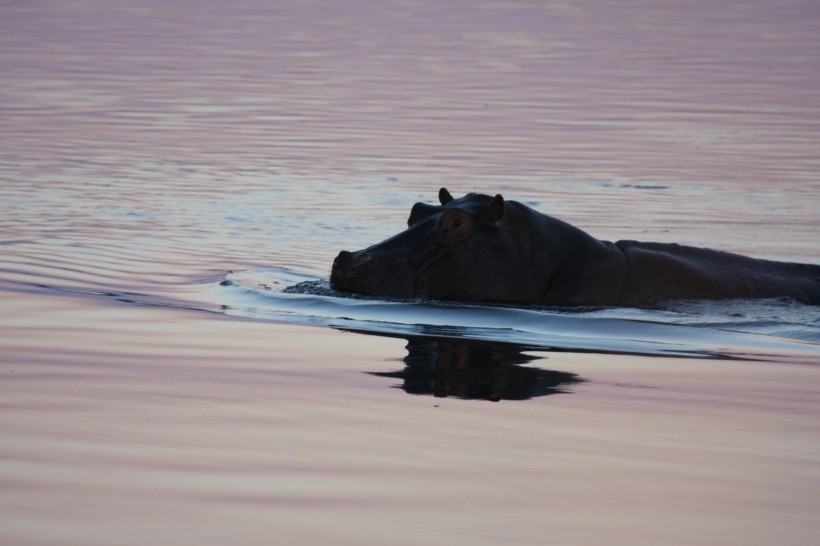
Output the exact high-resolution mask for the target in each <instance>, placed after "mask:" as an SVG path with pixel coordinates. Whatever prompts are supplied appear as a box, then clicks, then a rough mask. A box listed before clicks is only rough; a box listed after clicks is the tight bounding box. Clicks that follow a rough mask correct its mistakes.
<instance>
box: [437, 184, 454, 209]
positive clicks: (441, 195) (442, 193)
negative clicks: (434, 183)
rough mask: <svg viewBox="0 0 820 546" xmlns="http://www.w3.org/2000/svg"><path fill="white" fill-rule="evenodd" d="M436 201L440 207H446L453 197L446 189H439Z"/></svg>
mask: <svg viewBox="0 0 820 546" xmlns="http://www.w3.org/2000/svg"><path fill="white" fill-rule="evenodd" d="M438 200H439V202H440V203H441V204H442V205H446V204H447V203H449V202H450V201H452V200H453V196H452V195H450V192H448V191H447V188H441V189H440V190H438Z"/></svg>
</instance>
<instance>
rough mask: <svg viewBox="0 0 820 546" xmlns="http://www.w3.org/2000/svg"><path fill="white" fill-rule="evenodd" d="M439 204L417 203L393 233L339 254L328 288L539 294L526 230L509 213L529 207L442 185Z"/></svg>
mask: <svg viewBox="0 0 820 546" xmlns="http://www.w3.org/2000/svg"><path fill="white" fill-rule="evenodd" d="M439 201H440V202H441V206H433V205H427V204H424V203H416V205H415V206H413V209H412V210H411V212H410V217H409V219H408V220H407V225H408V227H407V229H406V230H405V231H403V232H401V233H399V234H398V235H395V236H394V237H391V238H389V239H387V240H385V241H383V242H381V243H379V244H376V245H373V246H371V247H369V248H366V249H364V250H360V251H358V252H347V251H342V252H340V253H339V255H338V257H337V258H336V260H335V261H334V263H333V270H332V273H331V276H330V283H331V285H332V286H333V287H334V288H336V289H339V290H345V291H349V292H355V293H359V294H365V295H371V296H378V297H393V298H432V299H440V300H457V301H521V302H525V301H537V300H538V299H540V296H541V293H540V292H542V291H543V286H541V287H538V288H536V284H535V283H533V282H530V281H531V279H529V278H528V274H527V270H528V267H527V266H528V265H529V262H530V259H531V250H530V242H529V240H528V235H527V233H528V230H526V229H522V228H521V226H520V224H521V222H520V221H518V220H516V219H515V218H513V216H512V215H510V214H509V212H510V206H513V207H516V209H517V208H518V207H521V208H522V209H526V210H529V209H527V208H526V207H523V206H521V205H519V204H518V203H515V202H505V201H504V198H503V197H501V196H500V195H496V196H495V197H490V196H488V195H479V194H468V195H466V196H465V197H462V198H460V199H454V198H453V197H452V196H451V195H450V193H449V192H448V191H447V190H446V189H444V188H442V189H441V191H440V192H439ZM517 212H518V211H517ZM534 289H537V290H538V291H539V293H538V294H534V293H533V290H534Z"/></svg>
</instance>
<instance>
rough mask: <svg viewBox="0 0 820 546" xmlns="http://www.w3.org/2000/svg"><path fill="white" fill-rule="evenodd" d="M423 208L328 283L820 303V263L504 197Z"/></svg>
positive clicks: (346, 257)
mask: <svg viewBox="0 0 820 546" xmlns="http://www.w3.org/2000/svg"><path fill="white" fill-rule="evenodd" d="M439 200H440V202H441V206H433V205H426V204H424V203H416V205H415V206H413V209H412V211H411V212H410V218H409V219H408V221H407V224H408V227H407V229H406V230H405V231H403V232H401V233H399V234H398V235H395V236H394V237H391V238H389V239H387V240H385V241H383V242H381V243H379V244H376V245H374V246H371V247H369V248H366V249H364V250H360V251H358V252H346V251H342V252H340V253H339V255H338V257H337V258H336V260H335V261H334V263H333V270H332V273H331V276H330V282H331V285H332V286H333V287H334V288H336V289H338V290H343V291H349V292H355V293H359V294H365V295H371V296H377V297H385V298H407V299H410V298H425V299H437V300H448V301H464V302H495V303H530V304H539V303H540V304H562V305H624V306H634V305H638V306H640V305H646V304H650V303H652V302H655V301H657V300H663V299H679V298H691V299H725V298H773V297H789V298H793V299H795V300H797V301H800V302H804V303H809V304H814V305H818V304H820V266H818V265H811V264H795V263H785V262H774V261H768V260H758V259H754V258H749V257H746V256H741V255H738V254H731V253H728V252H721V251H717V250H710V249H705V248H695V247H689V246H683V245H677V244H667V243H641V242H637V241H618V242H616V243H611V242H608V241H600V240H598V239H595V238H594V237H592V236H590V235H589V234H587V233H585V232H584V231H582V230H580V229H578V228H576V227H573V226H571V225H570V224H567V223H566V222H563V221H561V220H558V219H556V218H552V217H550V216H546V215H544V214H541V213H539V212H537V211H535V210H533V209H531V208H529V207H527V206H526V205H523V204H521V203H518V202H516V201H505V200H504V199H503V198H502V197H501V196H500V195H496V196H495V197H490V196H489V195H481V194H474V193H471V194H467V195H466V196H464V197H462V198H460V199H453V197H452V196H451V195H450V194H449V192H448V191H447V190H446V189H444V188H442V189H441V191H440V192H439Z"/></svg>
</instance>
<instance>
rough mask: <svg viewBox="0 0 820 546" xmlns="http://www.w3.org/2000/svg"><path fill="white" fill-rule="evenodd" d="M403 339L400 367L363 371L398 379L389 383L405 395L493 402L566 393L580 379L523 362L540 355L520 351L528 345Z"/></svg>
mask: <svg viewBox="0 0 820 546" xmlns="http://www.w3.org/2000/svg"><path fill="white" fill-rule="evenodd" d="M360 333H365V332H360ZM403 339H406V340H407V346H406V349H407V355H406V356H405V357H404V359H403V361H404V369H402V370H398V371H394V372H367V373H369V374H370V375H375V376H378V377H389V378H394V379H399V380H401V383H400V384H398V385H394V386H395V387H397V388H401V389H403V390H404V391H405V392H407V393H408V394H419V395H433V396H436V397H438V398H444V397H454V398H461V399H478V400H491V401H493V402H497V401H499V400H527V399H529V398H535V397H537V396H547V395H550V394H561V393H567V392H571V391H569V390H567V387H569V386H571V385H575V384H578V383H582V382H583V381H584V380H583V379H581V378H580V377H579V376H578V375H577V374H574V373H570V372H561V371H553V370H544V369H541V368H536V367H532V366H528V365H527V364H529V363H530V362H533V361H535V360H540V359H541V358H542V357H537V356H532V355H528V354H525V353H524V351H526V350H528V349H532V348H530V347H525V346H521V345H516V344H512V343H497V342H492V341H476V340H465V339H449V338H437V337H404V338H403Z"/></svg>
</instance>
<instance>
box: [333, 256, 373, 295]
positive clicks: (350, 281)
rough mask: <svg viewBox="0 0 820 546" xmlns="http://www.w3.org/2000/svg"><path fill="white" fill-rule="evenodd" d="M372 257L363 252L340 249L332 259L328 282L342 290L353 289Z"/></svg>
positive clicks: (359, 281)
mask: <svg viewBox="0 0 820 546" xmlns="http://www.w3.org/2000/svg"><path fill="white" fill-rule="evenodd" d="M372 261H373V257H372V256H370V255H369V254H365V253H363V252H355V253H354V252H348V251H347V250H342V251H341V252H339V255H338V256H336V259H335V260H333V268H332V269H331V272H330V284H331V285H332V286H334V287H336V288H341V289H343V290H353V289H355V288H356V287H357V284H360V283H361V280H362V275H363V273H364V272H365V271H366V270H367V269H368V265H370V264H371V263H372Z"/></svg>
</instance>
